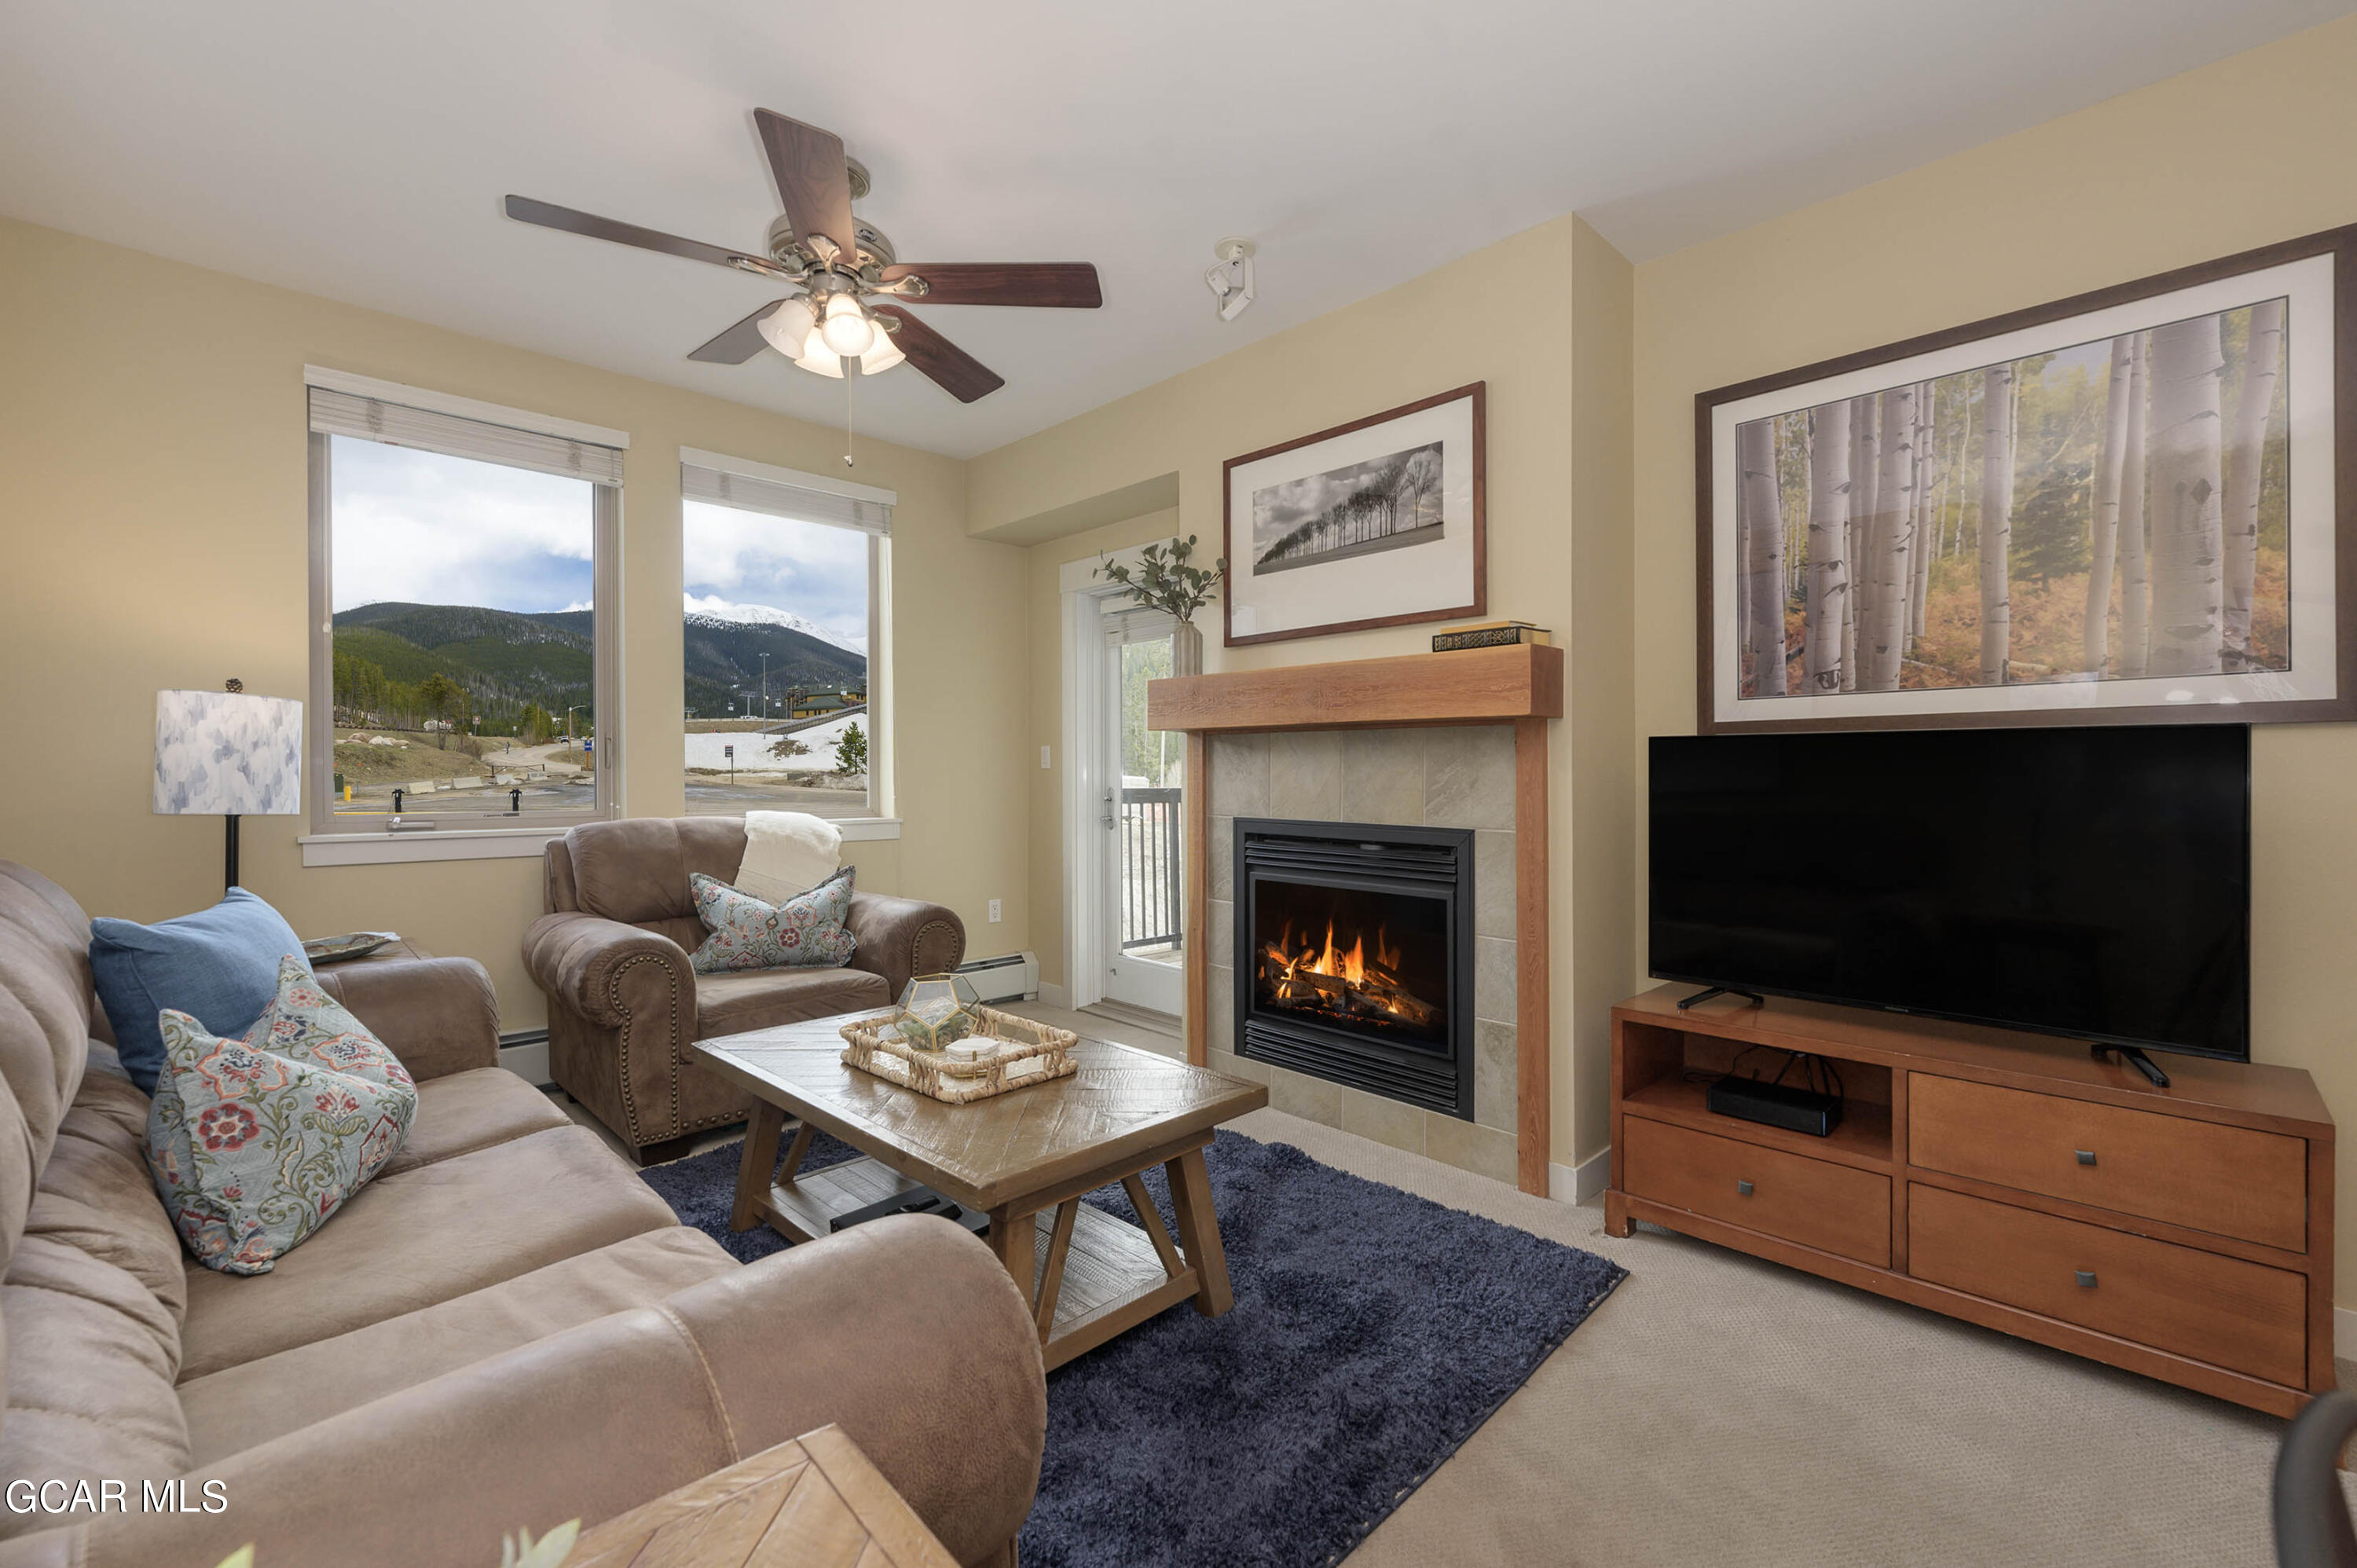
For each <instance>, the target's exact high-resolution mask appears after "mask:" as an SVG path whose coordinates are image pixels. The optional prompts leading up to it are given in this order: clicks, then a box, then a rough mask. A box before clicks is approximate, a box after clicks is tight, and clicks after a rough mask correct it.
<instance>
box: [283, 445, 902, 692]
mask: <svg viewBox="0 0 2357 1568" xmlns="http://www.w3.org/2000/svg"><path fill="white" fill-rule="evenodd" d="M331 439H332V441H333V443H334V449H333V451H332V453H331V454H330V458H329V463H330V473H331V475H332V477H333V483H334V491H335V519H336V538H335V551H334V565H335V582H334V585H333V587H332V596H333V598H334V601H335V607H336V608H337V609H339V610H343V609H350V608H351V607H353V606H355V605H365V604H372V603H375V602H377V601H379V600H385V599H392V600H399V601H406V602H412V603H416V604H426V605H480V606H484V607H488V608H491V609H501V610H514V611H518V612H521V613H523V614H527V615H529V614H535V613H538V612H542V611H546V610H563V609H578V608H585V607H587V605H588V603H589V596H590V592H591V582H592V577H591V547H592V543H593V541H594V536H595V525H594V523H593V521H592V518H591V511H590V501H591V497H590V489H591V487H590V485H589V484H588V482H587V480H583V479H566V478H557V477H556V476H554V475H550V474H535V473H530V472H527V471H525V470H523V469H522V468H510V467H502V466H500V465H499V464H496V463H478V462H475V461H473V460H471V459H468V458H465V457H446V456H442V455H441V454H439V453H436V452H418V451H414V450H411V449H409V448H407V447H401V446H385V445H384V444H382V443H381V442H376V441H362V440H358V439H355V438H353V437H350V436H342V435H339V436H334V437H332V438H331ZM683 512H684V519H683V525H684V526H683V539H682V541H681V543H682V554H683V561H682V565H683V580H684V584H685V587H686V604H687V608H689V609H691V610H700V611H702V612H704V613H705V614H710V615H722V616H730V617H732V618H738V619H752V618H758V617H751V616H747V615H744V614H742V613H741V612H742V611H743V609H745V608H746V607H758V608H762V609H770V610H783V611H786V612H788V613H790V614H792V615H797V616H801V617H802V618H804V619H806V620H810V621H814V622H816V623H817V624H818V625H820V626H822V627H823V628H827V629H828V630H829V631H831V632H834V634H836V635H837V636H838V637H840V638H841V639H843V640H844V641H845V642H846V643H848V644H850V645H851V646H854V647H860V648H864V647H866V641H867V539H866V535H865V534H861V533H857V532H853V531H852V530H850V529H845V528H830V527H828V526H826V525H825V524H823V523H814V522H795V521H791V520H789V519H786V518H778V517H770V516H766V515H764V514H762V513H759V512H749V511H738V510H736V509H735V508H733V507H720V506H711V505H707V504H705V503H704V502H701V501H689V502H687V503H686V504H685V506H684V507H683ZM626 526H627V524H626Z"/></svg>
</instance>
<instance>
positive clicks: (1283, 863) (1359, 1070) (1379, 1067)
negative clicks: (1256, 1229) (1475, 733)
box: [1234, 817, 1473, 1121]
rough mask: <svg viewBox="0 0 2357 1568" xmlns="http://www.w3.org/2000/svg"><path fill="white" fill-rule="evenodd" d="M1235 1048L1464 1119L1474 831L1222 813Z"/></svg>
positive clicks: (1469, 1071) (1469, 1066)
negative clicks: (1232, 933) (1227, 834)
mask: <svg viewBox="0 0 2357 1568" xmlns="http://www.w3.org/2000/svg"><path fill="white" fill-rule="evenodd" d="M1234 865H1235V881H1236V901H1235V927H1236V950H1235V975H1236V987H1235V992H1236V1034H1235V1038H1236V1052H1237V1054H1238V1055H1240V1056H1243V1057H1249V1058H1252V1059H1254V1060H1255V1061H1264V1062H1271V1063H1274V1064H1275V1065H1277V1066H1279V1067H1285V1068H1290V1069H1293V1070H1294V1071H1296V1072H1305V1073H1309V1074H1312V1075H1314V1076H1316V1077H1318V1078H1322V1079H1329V1080H1331V1081H1333V1082H1336V1083H1342V1084H1348V1085H1350V1086H1351V1087H1352V1088H1354V1089H1362V1090H1367V1091H1369V1092H1371V1093H1374V1094H1380V1095H1384V1096H1387V1097H1389V1098H1390V1099H1393V1100H1397V1101H1405V1102H1406V1103H1408V1104H1411V1105H1420V1106H1424V1107H1426V1108H1427V1109H1429V1110H1433V1111H1438V1112H1444V1113H1446V1114H1448V1115H1452V1116H1458V1117H1461V1118H1463V1119H1464V1120H1466V1121H1471V1120H1472V1119H1473V834H1472V832H1471V831H1470V830H1468V829H1461V828H1420V827H1390V826H1370V825H1367V824H1363V823H1357V822H1276V821H1270V820H1267V819H1258V818H1245V817H1239V818H1237V819H1236V822H1235V861H1234Z"/></svg>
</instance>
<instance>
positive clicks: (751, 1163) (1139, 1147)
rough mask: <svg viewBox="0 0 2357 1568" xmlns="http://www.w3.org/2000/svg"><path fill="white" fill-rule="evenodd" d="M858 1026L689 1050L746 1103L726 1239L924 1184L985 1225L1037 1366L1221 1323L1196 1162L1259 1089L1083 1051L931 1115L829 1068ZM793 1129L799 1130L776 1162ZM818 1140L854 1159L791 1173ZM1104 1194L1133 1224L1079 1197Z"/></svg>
mask: <svg viewBox="0 0 2357 1568" xmlns="http://www.w3.org/2000/svg"><path fill="white" fill-rule="evenodd" d="M855 1016H859V1015H853V1014H845V1015H842V1016H841V1017H835V1018H823V1019H818V1020H815V1021H813V1022H811V1023H806V1024H790V1025H786V1026H782V1027H780V1028H776V1029H762V1030H756V1031H754V1032H752V1033H749V1034H743V1035H728V1036H721V1037H719V1038H716V1039H711V1040H705V1041H700V1042H698V1044H697V1045H696V1047H695V1051H696V1055H697V1057H698V1058H699V1059H701V1060H702V1061H703V1062H704V1063H705V1065H706V1066H709V1067H710V1068H712V1069H713V1070H715V1071H716V1072H718V1073H720V1074H721V1075H722V1076H724V1077H726V1078H728V1079H731V1080H733V1081H734V1082H736V1083H737V1084H740V1085H741V1086H743V1087H744V1088H745V1089H746V1090H748V1091H749V1092H750V1093H751V1094H752V1095H753V1097H754V1101H755V1103H754V1109H753V1117H752V1122H751V1124H750V1125H749V1126H748V1128H747V1130H746V1137H745V1157H744V1162H743V1164H742V1165H740V1166H739V1167H738V1170H737V1202H736V1207H735V1209H734V1211H733V1212H732V1214H731V1215H730V1219H729V1223H730V1225H731V1226H732V1227H733V1228H734V1229H736V1230H750V1229H751V1228H752V1227H753V1226H755V1225H759V1224H768V1225H770V1227H771V1228H773V1229H774V1230H777V1231H778V1232H779V1233H780V1234H781V1235H783V1236H785V1237H787V1238H788V1239H790V1240H796V1241H804V1240H814V1239H815V1238H818V1237H821V1236H824V1235H826V1234H828V1233H829V1224H830V1221H832V1220H833V1219H834V1217H835V1216H837V1215H839V1214H845V1213H848V1212H850V1211H851V1210H853V1209H856V1208H865V1207H866V1206H867V1205H868V1204H871V1203H875V1202H877V1201H879V1200H880V1199H883V1198H887V1197H892V1196H894V1195H895V1194H898V1193H901V1192H906V1191H908V1190H909V1189H910V1188H912V1187H931V1188H933V1189H934V1190H935V1191H937V1192H940V1193H942V1194H943V1195H944V1196H946V1197H949V1198H951V1199H952V1201H954V1202H956V1203H959V1204H962V1205H963V1206H965V1207H966V1208H973V1209H977V1210H979V1211H981V1212H983V1213H985V1214H987V1215H988V1216H989V1217H990V1222H991V1223H990V1233H989V1235H988V1236H987V1237H986V1238H985V1240H986V1241H987V1242H988V1244H989V1246H990V1248H991V1250H992V1251H994V1252H996V1254H997V1255H998V1259H999V1261H1000V1262H1002V1263H1004V1264H1006V1271H1007V1273H1008V1275H1009V1276H1010V1277H1011V1278H1012V1279H1013V1280H1014V1281H1015V1283H1016V1287H1017V1289H1018V1290H1020V1291H1021V1292H1022V1293H1023V1298H1024V1300H1025V1302H1026V1303H1027V1304H1028V1305H1030V1307H1031V1309H1032V1311H1033V1313H1034V1315H1035V1316H1036V1317H1037V1319H1038V1323H1039V1343H1040V1354H1041V1356H1042V1357H1043V1358H1044V1359H1045V1360H1046V1362H1047V1364H1048V1365H1049V1366H1050V1367H1057V1366H1061V1365H1062V1364H1063V1363H1064V1362H1066V1361H1069V1360H1071V1359H1072V1358H1073V1357H1075V1356H1078V1355H1081V1354H1082V1353H1083V1352H1085V1351H1088V1350H1091V1349H1093V1348H1096V1347H1097V1346H1099V1345H1102V1344H1103V1343H1104V1342H1105V1341H1106V1340H1108V1339H1110V1338H1112V1337H1114V1335H1116V1334H1119V1333H1121V1332H1122V1331H1123V1330H1124V1329H1126V1328H1129V1327H1132V1326H1135V1325H1136V1324H1139V1323H1142V1322H1144V1321H1145V1320H1146V1319H1147V1318H1149V1317H1151V1316H1154V1315H1155V1314H1157V1313H1159V1312H1163V1311H1166V1310H1168V1308H1170V1307H1173V1306H1176V1305H1178V1304H1179V1303H1180V1302H1182V1301H1187V1300H1189V1299H1191V1300H1192V1301H1193V1302H1194V1303H1195V1306H1196V1310H1197V1311H1199V1312H1201V1313H1203V1314H1205V1315H1206V1316H1218V1315H1220V1314H1221V1313H1223V1312H1225V1311H1227V1310H1228V1308H1229V1306H1230V1305H1232V1301H1233V1296H1232V1293H1231V1290H1230V1287H1229V1284H1228V1269H1227V1259H1226V1256H1225V1254H1224V1252H1223V1251H1222V1248H1221V1245H1220V1230H1219V1219H1218V1217H1217V1215H1216V1214H1215V1213H1214V1212H1213V1210H1212V1206H1211V1182H1210V1178H1209V1177H1208V1176H1207V1175H1206V1173H1205V1171H1204V1168H1203V1149H1204V1147H1205V1146H1206V1145H1207V1144H1210V1143H1211V1136H1212V1133H1213V1131H1214V1129H1215V1128H1216V1127H1217V1126H1218V1125H1219V1123H1220V1122H1225V1121H1228V1120H1231V1119H1232V1118H1233V1117H1236V1116H1240V1115H1242V1114H1243V1113H1244V1112H1247V1111H1251V1110H1254V1109H1256V1108H1258V1107H1260V1106H1262V1105H1265V1104H1266V1103H1267V1102H1268V1090H1266V1089H1265V1087H1264V1086H1262V1085H1260V1084H1256V1083H1249V1082H1246V1081H1245V1080H1243V1079H1234V1078H1229V1077H1227V1076H1225V1075H1224V1074H1221V1073H1215V1072H1211V1071H1209V1070H1207V1069H1202V1068H1198V1067H1190V1066H1189V1065H1187V1064H1186V1063H1184V1062H1178V1061H1173V1060H1171V1059H1170V1058H1167V1057H1160V1056H1156V1055H1155V1054H1153V1053H1152V1052H1150V1051H1141V1050H1136V1049H1134V1048H1132V1047H1128V1046H1116V1045H1113V1044H1110V1043H1108V1042H1105V1041H1102V1040H1089V1039H1083V1040H1082V1041H1081V1043H1080V1044H1079V1045H1078V1046H1077V1047H1074V1053H1075V1055H1076V1056H1077V1057H1078V1058H1079V1060H1080V1065H1079V1069H1078V1070H1077V1071H1075V1072H1074V1073H1073V1074H1072V1075H1071V1077H1069V1078H1062V1079H1056V1080H1054V1081H1052V1082H1049V1083H1043V1084H1038V1085H1034V1086H1033V1087H1031V1088H1028V1089H1019V1090H1014V1091H1013V1092H1011V1093H1007V1094H1003V1095H1000V1096H997V1097H996V1098H995V1099H991V1100H985V1101H976V1102H975V1103H974V1104H971V1105H946V1104H943V1103H942V1102H941V1101H935V1100H929V1099H927V1098H925V1097H924V1096H922V1095H920V1094H917V1093H915V1092H913V1091H912V1090H907V1089H903V1088H901V1087H900V1086H899V1085H898V1084H894V1083H889V1082H887V1081H886V1080H884V1079H879V1078H876V1077H873V1076H871V1075H869V1074H867V1073H864V1072H861V1071H859V1070H858V1069H856V1068H849V1067H845V1066H844V1065H843V1063H842V1060H841V1057H842V1052H843V1037H842V1036H841V1034H840V1033H839V1032H838V1030H839V1027H840V1026H841V1025H842V1024H843V1023H845V1021H847V1020H848V1019H850V1018H852V1017H855ZM790 1117H791V1118H793V1119H794V1120H796V1121H797V1122H799V1125H798V1126H797V1127H796V1129H795V1133H794V1138H793V1142H792V1144H791V1146H789V1147H788V1148H787V1150H786V1155H785V1160H784V1162H783V1164H782V1165H780V1164H779V1162H778V1145H779V1144H780V1141H781V1139H782V1138H783V1136H784V1132H785V1127H786V1124H787V1121H788V1119H789V1118H790ZM816 1129H823V1130H824V1131H825V1132H827V1133H832V1134H833V1135H834V1136H835V1137H837V1138H840V1139H842V1140H843V1141H844V1142H845V1143H846V1144H851V1145H852V1146H853V1147H854V1148H856V1149H858V1150H860V1151H861V1152H862V1157H860V1158H857V1159H853V1160H846V1161H845V1162H843V1163H841V1164H839V1165H829V1166H826V1167H825V1168H823V1169H821V1170H814V1171H804V1170H802V1160H803V1158H804V1156H805V1155H807V1153H808V1151H809V1148H810V1144H811V1140H812V1134H813V1130H816ZM1156 1165H1160V1166H1162V1167H1163V1169H1164V1171H1165V1173H1166V1174H1167V1176H1168V1180H1169V1184H1170V1196H1171V1208H1172V1209H1173V1210H1174V1211H1175V1213H1176V1214H1177V1217H1178V1220H1179V1233H1178V1235H1177V1236H1175V1237H1174V1236H1172V1235H1171V1234H1170V1233H1169V1232H1168V1230H1166V1228H1165V1227H1164V1225H1163V1223H1162V1219H1161V1216H1160V1214H1159V1212H1158V1211H1157V1208H1155V1205H1154V1203H1153V1202H1152V1200H1151V1199H1150V1197H1148V1195H1147V1193H1146V1184H1145V1182H1144V1181H1143V1180H1142V1179H1141V1177H1142V1176H1143V1175H1144V1173H1145V1172H1146V1171H1147V1170H1150V1169H1152V1168H1153V1167H1154V1166H1156ZM773 1167H775V1169H776V1176H775V1177H774V1179H773V1178H772V1176H771V1175H770V1172H771V1170H772V1168H773ZM1114 1181H1118V1182H1120V1183H1121V1184H1122V1186H1123V1187H1124V1188H1125V1191H1126V1192H1127V1193H1128V1195H1129V1201H1130V1206H1131V1207H1132V1208H1135V1210H1136V1211H1137V1212H1138V1215H1139V1216H1140V1218H1141V1219H1143V1221H1144V1225H1143V1227H1142V1228H1141V1227H1140V1226H1137V1225H1132V1224H1129V1223H1128V1222H1127V1221H1125V1220H1122V1219H1116V1218H1114V1216H1113V1215H1111V1214H1108V1213H1106V1212H1104V1211H1103V1209H1100V1208H1092V1207H1091V1206H1090V1205H1089V1204H1088V1203H1086V1202H1085V1201H1083V1197H1084V1195H1085V1194H1087V1193H1090V1192H1092V1191H1094V1190H1095V1189H1096V1188H1098V1187H1103V1186H1105V1185H1107V1184H1108V1183H1111V1182H1114Z"/></svg>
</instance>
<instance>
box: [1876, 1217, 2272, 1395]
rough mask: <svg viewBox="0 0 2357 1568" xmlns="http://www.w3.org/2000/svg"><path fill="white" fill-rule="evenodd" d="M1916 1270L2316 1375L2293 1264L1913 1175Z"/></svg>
mask: <svg viewBox="0 0 2357 1568" xmlns="http://www.w3.org/2000/svg"><path fill="white" fill-rule="evenodd" d="M1907 1272H1908V1273H1910V1274H1913V1275H1914V1276H1915V1277H1916V1278H1917V1279H1920V1280H1928V1281H1930V1282H1931V1283H1933V1284H1941V1285H1946V1286H1947V1287H1948V1288H1949V1289H1951V1290H1960V1291H1964V1292H1967V1293H1968V1294H1973V1295H1978V1296H1986V1297H1987V1298H1988V1299H1990V1300H1992V1301H1999V1302H2003V1303H2005V1304H2006V1305H2007V1306H2018V1307H2020V1308H2021V1309H2023V1310H2024V1311H2026V1312H2035V1313H2040V1314H2042V1315H2043V1316H2048V1317H2054V1318H2060V1319H2061V1320H2062V1321H2063V1322H2065V1323H2075V1324H2077V1325H2079V1326H2081V1327H2083V1328H2092V1329H2094V1330H2096V1331H2097V1332H2099V1333H2103V1334H2110V1335H2114V1336H2116V1337H2119V1338H2122V1339H2130V1340H2134V1341H2136V1343H2138V1344H2142V1345H2150V1346H2152V1347H2154V1348H2156V1349H2161V1350H2168V1351H2171V1352H2173V1353H2175V1354H2177V1355H2179V1356H2185V1357H2190V1358H2191V1359H2194V1360H2196V1361H2207V1362H2209V1363H2210V1364H2211V1365H2212V1366H2213V1367H2230V1368H2233V1369H2234V1370H2236V1371H2240V1372H2247V1373H2249V1374H2250V1375H2251V1376H2253V1377H2255V1378H2266V1379H2267V1380H2270V1381H2272V1382H2277V1383H2283V1384H2287V1385H2288V1386H2290V1387H2293V1388H2298V1387H2300V1386H2301V1385H2302V1384H2304V1383H2305V1382H2306V1381H2307V1373H2308V1342H2307V1328H2308V1322H2307V1305H2308V1281H2307V1279H2306V1277H2305V1276H2304V1275H2300V1274H2296V1273H2292V1272H2291V1271H2290V1270H2288V1269H2271V1268H2268V1267H2266V1265H2265V1264H2262V1263H2251V1262H2244V1261H2243V1260H2242V1259H2240V1258H2228V1257H2222V1256H2221V1255H2220V1254H2218V1253H2215V1252H2205V1251H2201V1250H2200V1249H2199V1248H2195V1247H2179V1246H2177V1245H2175V1244H2174V1243H2172V1242H2169V1241H2156V1240H2152V1239H2150V1238H2149V1237H2145V1236H2131V1235H2129V1234H2128V1233H2127V1232H2126V1231H2124V1230H2106V1229H2105V1228H2104V1227H2103V1226H2101V1225H2088V1224H2085V1223H2083V1222H2082V1221H2080V1220H2076V1219H2060V1218H2058V1217H2057V1216H2054V1215H2051V1214H2040V1213H2036V1212H2034V1211H2032V1210H2030V1209H2027V1208H2014V1207H2013V1206H2012V1205H2011V1204H2007V1203H1992V1202H1990V1201H1988V1200H1987V1199H1986V1198H1981V1197H1965V1196H1964V1194H1963V1193H1960V1192H1950V1191H1949V1190H1948V1189H1947V1188H1945V1187H1928V1186H1925V1185H1924V1184H1922V1183H1921V1182H1916V1183H1911V1184H1910V1186H1909V1187H1908V1194H1907Z"/></svg>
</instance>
